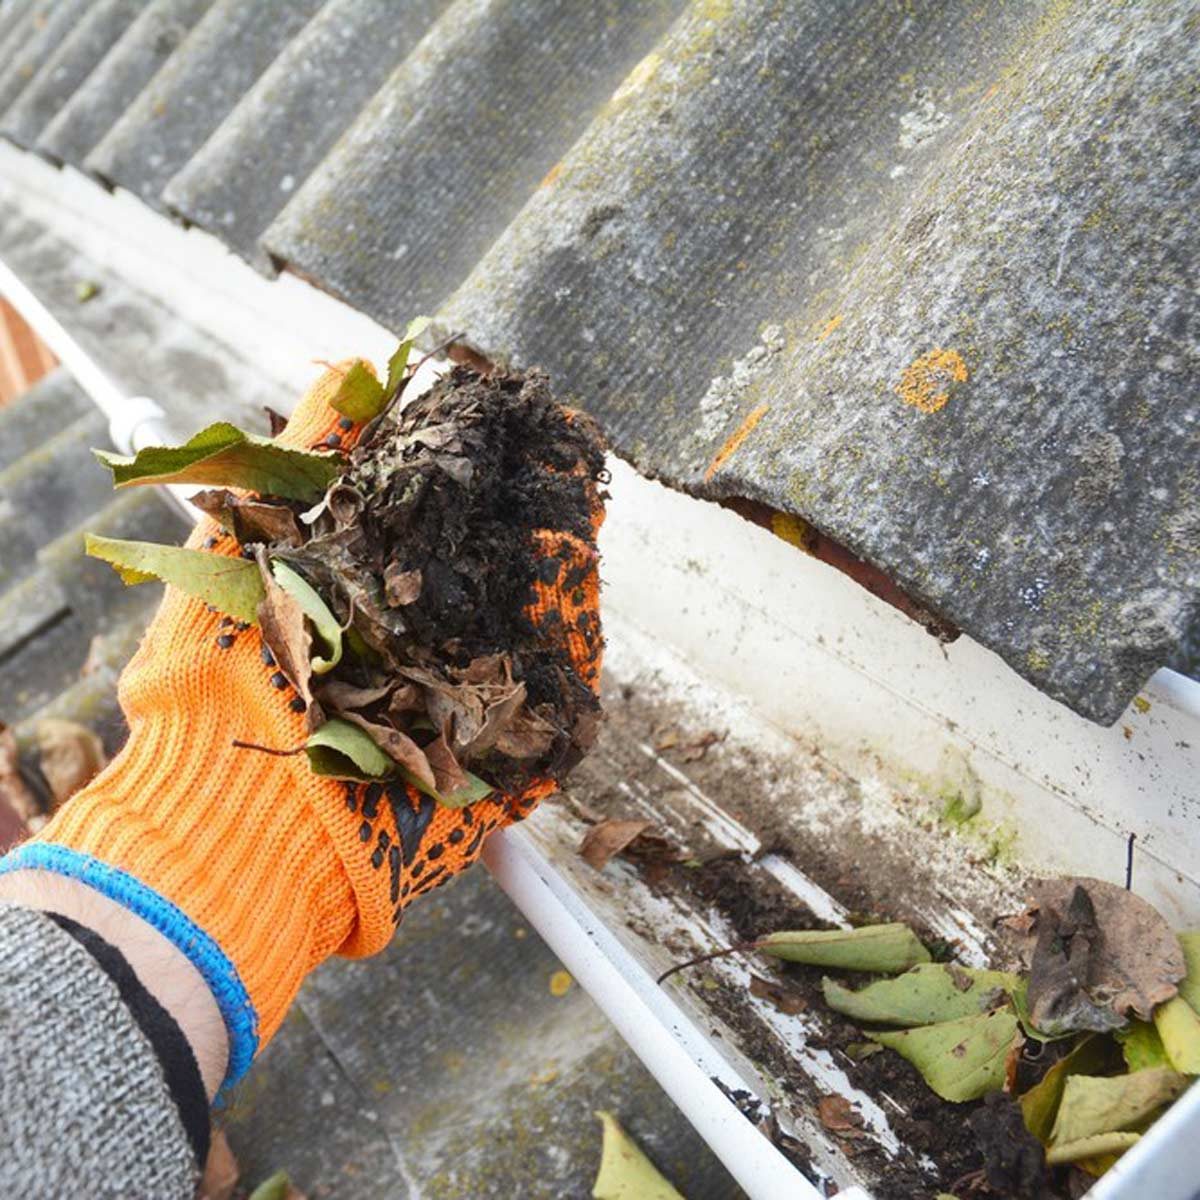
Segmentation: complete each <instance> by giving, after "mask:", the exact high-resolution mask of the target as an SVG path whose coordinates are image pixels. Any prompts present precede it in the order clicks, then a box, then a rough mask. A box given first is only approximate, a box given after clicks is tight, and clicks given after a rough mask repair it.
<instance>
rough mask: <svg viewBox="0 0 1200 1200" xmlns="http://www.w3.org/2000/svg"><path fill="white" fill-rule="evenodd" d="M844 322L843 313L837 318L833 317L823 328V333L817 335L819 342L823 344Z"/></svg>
mask: <svg viewBox="0 0 1200 1200" xmlns="http://www.w3.org/2000/svg"><path fill="white" fill-rule="evenodd" d="M844 320H845V318H844V317H843V316H842V314H841V313H838V315H837V316H836V317H831V318H830V319H829V320H828V321H826V322H825V324H824V325H823V326H822V327H821V332H820V333H818V334H817V341H818V342H823V341H824V340H825V339H826V338H827V337H828V336H829V335H830V334H831V333H832V332H833V331H834V330H835V329H837V327H838V326H839V325H841V323H842V322H843V321H844Z"/></svg>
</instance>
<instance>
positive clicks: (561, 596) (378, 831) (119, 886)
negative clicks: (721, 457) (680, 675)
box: [0, 364, 603, 1084]
mask: <svg viewBox="0 0 1200 1200" xmlns="http://www.w3.org/2000/svg"><path fill="white" fill-rule="evenodd" d="M348 365H349V364H343V366H342V368H340V369H335V370H330V371H327V372H326V373H325V374H324V375H323V376H322V378H321V379H320V380H319V381H318V382H317V384H316V385H315V386H314V387H313V388H312V390H311V391H310V392H309V393H308V395H307V396H306V397H305V398H304V399H303V400H302V401H301V402H300V404H299V406H298V407H297V409H296V412H295V414H294V415H293V417H292V419H291V421H290V422H289V423H288V426H287V428H286V429H285V430H284V432H283V433H282V434H280V437H279V441H280V442H283V443H285V444H288V445H291V446H302V447H312V446H327V445H328V446H334V445H342V446H349V445H350V444H352V442H353V441H354V440H355V439H356V438H357V436H358V434H359V432H361V430H360V428H358V427H356V426H355V425H354V424H353V423H352V422H350V421H349V419H348V418H345V417H340V416H339V414H338V413H337V412H335V411H334V410H333V409H332V408H330V407H329V403H328V402H329V400H330V398H331V397H332V396H333V395H334V394H335V392H336V391H337V388H338V384H339V382H340V379H341V375H342V373H343V372H344V370H345V368H346V366H348ZM595 509H596V513H595V519H594V525H595V527H596V528H598V527H599V523H600V521H601V520H602V519H603V516H602V509H601V506H600V503H599V500H597V501H596V505H595ZM538 538H539V541H540V542H541V543H542V544H543V545H544V546H545V548H546V552H547V553H548V554H549V553H559V554H560V556H562V557H565V560H566V561H565V567H566V569H560V571H559V572H558V577H557V581H556V582H555V583H553V584H544V583H539V584H538V585H537V602H536V604H535V605H534V606H533V607H532V608H531V609H530V610H529V615H530V616H531V617H532V618H533V620H534V622H535V624H536V625H537V627H538V628H539V630H541V631H542V633H543V635H544V636H546V637H553V638H559V639H562V640H563V641H565V644H566V646H567V648H568V651H569V653H570V654H571V657H572V660H573V662H574V663H575V665H576V667H577V669H578V670H579V673H580V675H581V676H582V677H583V678H584V679H586V680H587V681H588V683H589V684H590V686H592V687H593V688H594V689H598V687H599V673H600V654H601V638H600V627H599V617H598V580H597V570H596V564H597V558H596V550H595V545H594V535H593V539H592V541H591V542H589V543H585V542H583V541H581V540H579V539H578V538H575V537H573V536H571V535H569V534H565V533H556V532H554V531H542V532H541V533H539V535H538ZM188 544H189V545H190V546H193V547H201V546H202V547H205V548H207V549H210V550H212V551H214V552H215V553H222V554H230V555H232V554H237V553H239V552H240V550H241V548H240V547H239V546H238V544H237V542H236V540H235V539H234V538H233V537H232V536H231V535H224V536H223V535H221V533H220V530H219V528H218V526H217V525H216V523H215V522H214V521H213V520H211V519H205V520H203V521H201V522H200V524H199V525H198V526H197V527H196V530H195V531H194V533H193V534H192V536H191V538H190V539H189V542H188ZM564 589H566V590H564ZM547 617H549V618H550V619H549V620H547ZM119 695H120V701H121V706H122V708H123V709H124V712H125V715H126V717H127V719H128V722H129V740H128V742H127V743H126V745H125V748H124V749H123V750H122V751H121V753H120V754H119V755H118V756H117V757H116V758H115V759H114V760H113V762H112V763H111V764H110V765H109V767H108V768H107V770H105V771H104V772H103V773H102V774H101V775H99V776H98V777H97V778H96V779H95V780H94V781H93V782H92V783H91V784H89V785H88V786H87V787H86V788H84V789H83V790H82V791H81V792H79V793H78V794H77V795H76V796H75V797H74V798H73V799H72V800H71V801H69V802H68V803H67V804H66V805H65V806H64V807H63V808H62V809H61V810H60V812H59V813H58V814H57V815H56V816H55V817H54V818H53V819H52V820H51V821H50V822H49V824H47V825H46V827H45V828H44V829H43V831H42V832H41V834H40V835H39V836H38V837H37V838H36V839H35V840H33V841H31V842H27V843H25V845H24V846H22V847H20V848H19V849H18V850H17V851H15V852H14V853H13V854H10V855H9V856H8V858H7V859H5V860H4V861H3V864H2V867H0V869H6V870H7V869H14V868H16V867H32V868H41V869H49V870H54V871H57V872H59V873H63V874H67V875H71V876H74V877H76V878H79V879H81V880H83V881H84V882H86V883H88V884H90V885H91V886H93V887H95V888H97V889H98V890H100V891H102V892H104V893H105V894H106V895H109V896H112V897H113V898H115V899H117V900H119V901H120V902H122V903H123V904H125V905H126V907H128V908H130V909H132V910H133V911H135V912H137V913H138V914H139V915H140V916H142V917H143V918H145V919H146V920H148V921H149V922H150V923H151V924H152V925H154V926H155V927H156V928H157V929H159V930H160V931H161V932H162V933H164V934H165V935H166V936H167V937H169V938H170V939H171V940H172V941H173V942H174V943H175V944H176V945H177V946H179V948H180V949H181V950H183V952H184V953H185V954H186V955H187V956H188V958H189V959H190V960H191V961H192V962H193V963H194V964H195V965H196V966H197V968H198V969H199V970H200V972H201V974H202V975H204V977H205V979H206V981H207V982H208V984H209V986H210V987H211V988H212V990H213V994H214V996H215V997H216V1000H217V1003H218V1005H219V1007H220V1009H221V1012H222V1016H223V1017H224V1019H225V1024H226V1026H227V1028H228V1032H229V1042H230V1060H229V1068H228V1072H227V1075H226V1081H225V1082H226V1084H229V1083H232V1082H234V1081H235V1080H236V1079H238V1078H239V1077H240V1076H241V1075H242V1074H243V1073H244V1071H245V1070H246V1068H247V1067H248V1066H249V1065H250V1062H251V1061H252V1059H253V1057H254V1055H255V1053H256V1052H257V1050H258V1049H259V1048H260V1047H261V1046H263V1045H265V1044H266V1043H267V1041H268V1040H269V1039H270V1038H271V1036H272V1035H273V1034H274V1032H275V1030H276V1029H278V1027H279V1025H280V1022H281V1021H282V1020H283V1017H284V1015H285V1014H286V1012H287V1009H288V1007H289V1006H290V1004H291V1002H292V1000H293V998H294V997H295V994H296V992H297V990H298V989H299V987H300V983H301V981H302V980H303V978H304V976H305V975H306V974H307V973H308V972H309V971H311V970H312V969H313V967H315V966H316V965H317V964H318V963H320V962H322V961H323V960H324V959H325V958H327V957H329V956H330V955H331V954H343V955H347V956H351V957H361V956H365V955H368V954H373V953H375V952H376V951H378V950H380V949H382V948H383V946H385V945H386V944H387V942H388V940H389V938H390V936H391V934H392V931H393V929H394V928H395V926H396V925H397V924H398V922H399V920H400V917H401V914H402V912H403V910H404V907H405V906H406V905H407V904H408V903H409V902H411V900H412V899H414V898H415V897H416V896H419V895H421V894H422V893H424V892H427V891H430V890H432V889H433V888H435V887H440V886H441V885H442V884H444V883H446V882H448V881H449V880H450V879H451V878H452V877H453V876H454V875H455V874H456V873H457V872H459V871H461V870H463V869H464V868H465V867H467V866H469V865H470V864H471V863H472V862H473V861H474V860H475V859H476V858H478V856H479V852H480V849H481V846H482V843H483V840H484V838H485V837H486V836H487V834H488V833H489V832H490V831H492V830H494V829H497V828H500V827H502V826H504V825H507V824H509V823H511V822H512V821H516V820H520V819H522V818H523V817H525V816H527V815H528V814H529V812H531V811H532V810H533V808H534V807H535V806H536V804H537V802H538V800H540V799H541V798H542V797H544V796H545V795H547V794H549V793H550V792H551V791H553V790H554V784H553V782H552V781H549V780H544V781H541V782H538V783H535V784H534V785H533V786H532V787H531V788H530V789H529V790H528V791H527V792H526V793H525V794H523V795H521V796H519V797H512V796H504V795H497V794H493V795H492V796H489V797H488V798H486V799H484V800H481V801H478V802H476V803H474V804H471V805H468V806H467V807H464V808H446V807H441V806H439V805H437V804H436V803H435V801H433V800H432V799H430V798H429V797H427V796H424V795H421V794H420V793H418V792H416V791H415V790H413V789H411V788H408V787H406V786H405V785H404V784H401V783H371V784H352V783H345V782H340V781H337V780H331V779H326V778H321V777H319V776H316V775H314V774H312V772H311V771H310V770H309V767H308V761H307V759H306V758H305V757H304V756H303V755H298V756H295V757H273V756H269V755H266V754H262V753H257V752H255V751H253V750H246V749H238V748H236V747H234V746H233V744H232V743H233V741H234V740H235V739H238V740H244V741H250V742H255V743H261V744H265V745H270V746H280V747H284V746H298V745H300V744H302V743H303V742H304V740H305V738H306V736H307V733H308V730H307V727H306V723H305V717H304V701H303V700H302V699H301V698H300V697H299V696H297V695H296V694H295V693H294V692H293V691H292V690H291V688H290V686H289V685H288V683H287V681H286V679H285V678H284V676H283V675H282V674H281V673H279V672H278V671H277V670H276V669H275V665H274V662H273V660H272V658H271V653H270V651H269V650H268V649H267V647H266V646H265V645H264V644H263V641H262V639H261V637H260V636H259V632H258V629H257V628H256V627H251V626H247V625H241V624H235V623H234V622H233V621H232V620H231V619H230V618H228V617H223V616H221V615H220V614H219V613H216V612H214V611H211V610H209V609H208V608H206V606H205V605H204V604H203V603H202V602H200V601H198V600H195V599H193V598H191V597H189V596H187V595H185V594H184V593H182V592H179V591H176V590H175V589H173V588H170V587H168V588H167V592H166V596H165V598H164V600H163V602H162V606H161V607H160V608H159V610H158V613H157V615H156V616H155V618H154V620H153V622H152V624H151V626H150V628H149V630H148V631H147V633H146V636H145V638H144V639H143V641H142V644H141V646H140V647H139V648H138V651H137V653H136V654H135V655H134V657H133V659H132V661H131V662H130V663H129V666H128V667H127V668H126V670H125V672H124V674H123V675H122V677H121V682H120V692H119Z"/></svg>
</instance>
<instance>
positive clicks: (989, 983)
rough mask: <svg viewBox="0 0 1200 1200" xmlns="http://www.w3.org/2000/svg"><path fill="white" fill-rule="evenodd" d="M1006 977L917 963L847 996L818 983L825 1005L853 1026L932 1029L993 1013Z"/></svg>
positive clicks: (832, 983)
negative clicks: (931, 1026)
mask: <svg viewBox="0 0 1200 1200" xmlns="http://www.w3.org/2000/svg"><path fill="white" fill-rule="evenodd" d="M1016 983H1017V976H1016V975H1010V974H1009V973H1008V972H1006V971H982V970H977V969H975V968H972V967H960V966H957V965H954V964H947V963H921V964H920V965H919V966H916V967H913V968H912V970H911V971H906V972H905V973H904V974H903V975H899V976H897V977H896V978H895V979H881V980H880V981H879V982H878V983H872V984H869V985H868V986H867V987H865V988H862V989H861V990H860V991H857V992H856V991H852V990H851V989H850V988H847V987H844V986H843V985H842V984H840V983H838V982H837V981H836V980H834V979H828V978H826V979H822V980H821V987H822V989H823V990H824V992H825V1003H826V1004H828V1005H829V1007H830V1008H832V1009H833V1010H834V1012H839V1013H843V1014H844V1015H845V1016H848V1017H851V1018H852V1019H854V1020H856V1021H864V1022H867V1023H869V1024H870V1023H874V1024H879V1025H933V1024H936V1023H938V1022H940V1021H953V1020H955V1019H957V1018H958V1017H971V1016H974V1015H975V1014H977V1013H980V1012H984V1011H986V1010H987V1009H989V1008H995V1007H996V1006H997V1003H998V998H999V999H1001V1000H1005V999H1007V997H1006V996H1005V993H1006V992H1008V991H1009V990H1011V989H1012V988H1013V987H1015V986H1016Z"/></svg>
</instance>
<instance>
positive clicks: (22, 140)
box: [0, 0, 148, 148]
mask: <svg viewBox="0 0 1200 1200" xmlns="http://www.w3.org/2000/svg"><path fill="white" fill-rule="evenodd" d="M146 2H148V0H92V4H91V5H90V7H89V8H88V10H86V11H85V12H84V13H83V16H82V18H80V20H79V23H78V24H77V25H76V26H74V29H72V30H71V31H70V32H68V34H67V36H66V37H64V40H62V42H61V43H60V44H59V46H58V48H55V49H53V50H52V52H50V54H49V55H48V58H47V59H46V61H44V62H43V64H42V65H41V66H40V67H38V70H37V73H36V74H35V76H34V78H32V79H31V80H30V83H29V86H26V88H25V89H24V90H23V91H22V94H20V95H19V96H18V97H17V100H16V101H14V102H13V103H12V104H11V106H10V107H8V110H7V112H6V113H5V114H4V116H2V119H0V133H4V136H5V137H7V138H10V139H11V140H13V142H16V143H17V144H18V145H22V146H26V148H29V146H32V145H34V144H35V142H36V140H37V136H38V134H40V133H41V132H42V130H43V128H44V127H46V125H47V124H48V122H49V121H50V120H52V119H53V118H54V115H55V114H56V113H58V112H59V109H60V108H61V107H62V106H64V104H65V103H66V101H67V100H68V98H70V97H71V96H72V95H74V92H76V91H78V89H79V88H80V85H82V84H83V82H84V80H85V79H86V78H88V76H89V74H91V72H92V70H94V68H95V67H96V65H97V64H98V62H100V61H101V59H102V58H103V56H104V55H106V54H107V53H108V50H109V49H110V48H112V47H113V44H114V43H115V42H116V40H118V38H119V37H120V36H121V34H124V32H125V30H126V29H127V28H128V25H130V23H131V22H132V20H133V19H134V18H136V17H137V16H138V13H139V12H140V11H142V10H143V8H144V7H145V5H146Z"/></svg>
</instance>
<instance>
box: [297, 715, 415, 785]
mask: <svg viewBox="0 0 1200 1200" xmlns="http://www.w3.org/2000/svg"><path fill="white" fill-rule="evenodd" d="M305 750H306V751H307V753H308V764H309V766H310V767H312V769H313V771H314V773H315V774H317V775H329V776H332V777H333V778H334V779H358V780H371V779H386V778H387V777H388V776H389V775H394V774H395V773H396V765H395V764H394V763H393V762H392V760H391V759H390V758H389V757H388V756H387V755H386V754H385V753H384V752H383V751H382V750H381V749H380V748H379V747H378V746H377V745H376V744H375V742H374V741H373V740H372V738H371V736H370V735H369V734H368V733H366V732H364V731H363V730H362V729H359V728H358V726H357V725H352V724H351V723H350V722H349V721H344V720H342V719H341V718H339V717H335V718H333V720H330V721H326V722H325V724H324V725H321V726H318V728H316V729H314V730H313V731H312V733H310V734H309V736H308V742H307V743H306V744H305Z"/></svg>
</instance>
